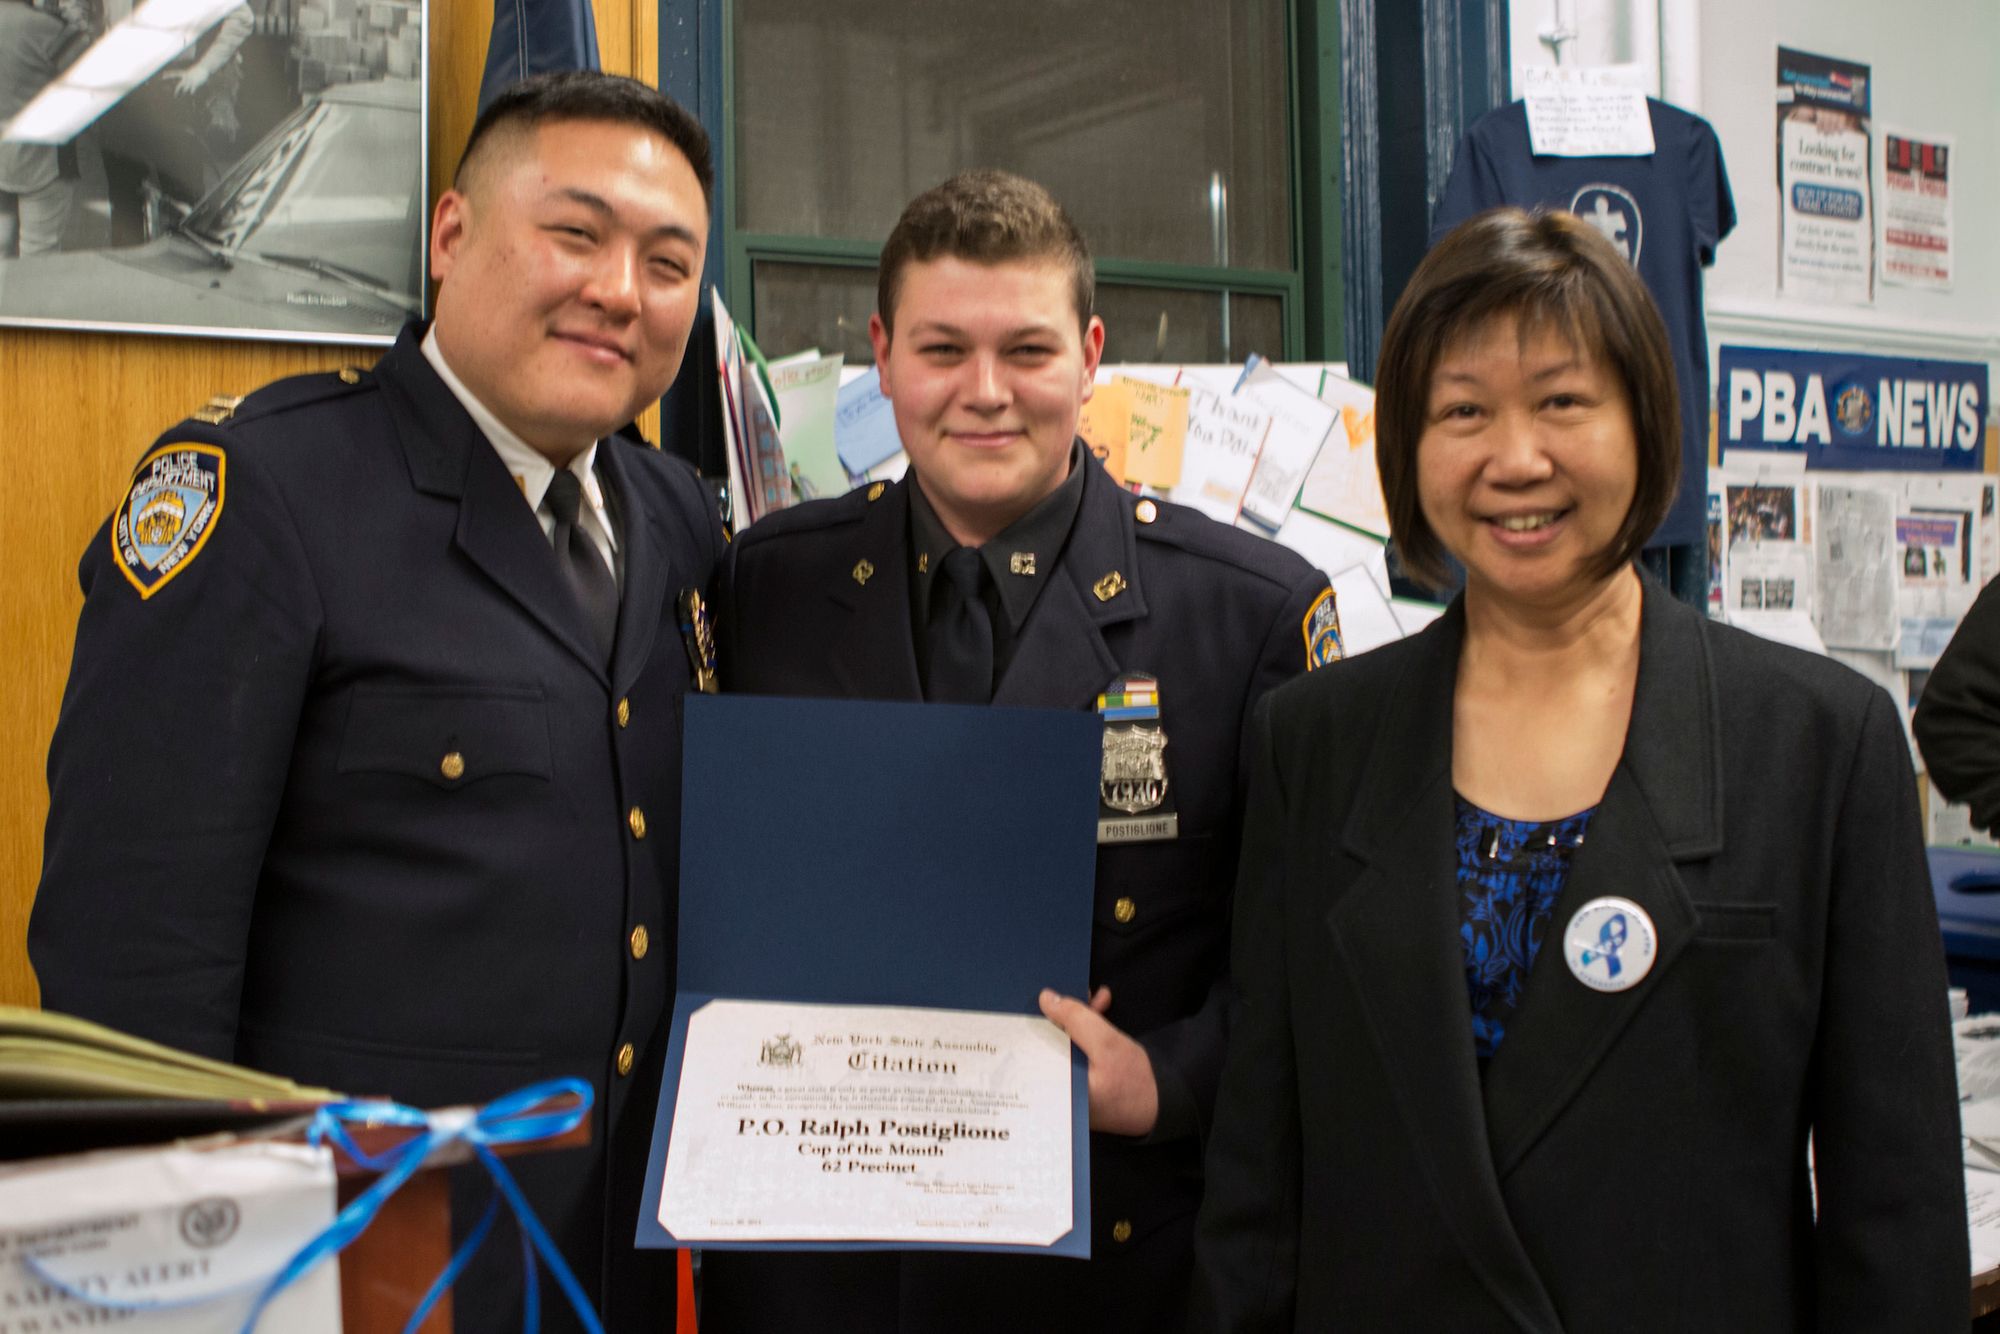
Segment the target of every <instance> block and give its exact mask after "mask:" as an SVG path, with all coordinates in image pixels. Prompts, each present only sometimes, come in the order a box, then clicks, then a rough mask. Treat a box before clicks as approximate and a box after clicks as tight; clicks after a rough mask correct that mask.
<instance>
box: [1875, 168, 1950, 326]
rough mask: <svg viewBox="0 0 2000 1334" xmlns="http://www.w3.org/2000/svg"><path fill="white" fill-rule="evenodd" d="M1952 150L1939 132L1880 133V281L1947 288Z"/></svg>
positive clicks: (1900, 285)
mask: <svg viewBox="0 0 2000 1334" xmlns="http://www.w3.org/2000/svg"><path fill="white" fill-rule="evenodd" d="M1952 152H1953V149H1952V141H1951V140H1950V139H1948V138H1946V137H1945V136H1943V135H1935V134H1933V135H1915V134H1904V133H1901V132H1900V131H1896V130H1888V131H1885V132H1884V133H1883V136H1882V281H1883V282H1885V283H1890V284H1893V285H1895V286H1897V287H1919V288H1924V289H1926V290H1928V291H1933V292H1948V291H1950V290H1951V249H1952V245H1951V159H1952Z"/></svg>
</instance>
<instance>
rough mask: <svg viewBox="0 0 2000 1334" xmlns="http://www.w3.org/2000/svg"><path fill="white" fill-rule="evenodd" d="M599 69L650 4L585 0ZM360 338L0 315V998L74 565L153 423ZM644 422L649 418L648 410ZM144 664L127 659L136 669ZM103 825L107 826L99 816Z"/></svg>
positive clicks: (437, 64)
mask: <svg viewBox="0 0 2000 1334" xmlns="http://www.w3.org/2000/svg"><path fill="white" fill-rule="evenodd" d="M592 5H593V9H594V11H595V14H596V18H597V32H598V46H599V50H600V52H601V55H602V59H603V62H604V68H606V69H607V70H612V71H615V72H617V73H621V74H632V75H635V76H636V77H639V78H642V79H645V80H646V81H647V82H648V83H657V82H658V67H659V30H658V21H659V20H658V8H657V4H656V3H654V4H648V3H647V2H646V0H592ZM491 25H492V10H491V7H490V6H489V5H487V4H485V3H484V2H483V0H430V39H431V54H430V71H431V94H430V176H431V198H432V199H435V198H436V197H437V193H438V191H439V190H441V189H442V188H443V186H444V182H445V180H446V178H447V177H448V176H449V174H450V171H451V166H452V164H453V162H455V161H456V159H457V156H458V149H459V146H460V145H461V144H463V143H464V141H465V135H466V133H467V131H469V130H470V129H471V128H472V119H473V112H474V108H475V105H476V103H477V101H478V95H479V76H480V71H481V70H482V68H483V67H484V65H485V59H486V39H487V35H488V32H489V30H490V28H491ZM374 355H375V354H374V353H373V352H372V350H369V349H356V348H342V347H317V346H308V345H303V344H277V343H269V344H266V343H240V342H230V341H226V340H220V339H194V338H143V337H134V336H111V335H102V334H84V333H53V332H50V333H44V332H39V331H28V330H21V329H5V330H0V467H4V469H5V471H6V475H9V476H11V477H12V478H13V479H14V480H13V482H12V483H11V484H10V485H9V487H8V491H9V493H10V494H9V496H8V503H7V504H5V505H4V506H0V551H3V552H5V553H6V561H5V564H4V567H0V579H4V583H0V636H4V638H0V644H4V645H5V649H6V657H7V660H8V661H7V663H6V666H5V670H4V672H0V737H4V738H5V745H4V747H0V1004H14V1005H32V1004H34V1003H35V999H36V989H35V982H34V977H33V974H32V972H31V970H30V969H29V967H28V956H27V949H26V942H25V937H26V933H27V927H28V909H29V906H30V905H31V904H32V903H33V901H34V895H35V882H36V880H37V879H38V878H39V876H40V874H41V864H42V823H43V820H44V819H45V817H46V816H47V813H48V786H47V782H46V778H45V770H44V760H45V758H46V756H47V754H48V746H49V736H50V733H52V732H53V731H54V730H55V720H56V710H57V707H58V705H59V704H60V703H61V700H62V688H63V681H64V679H65V678H66V677H67V676H68V674H69V660H70V648H71V644H72V642H73V639H74V637H75V634H76V616H77V611H78V609H79V608H80V607H81V605H82V598H81V596H80V595H79V593H78V591H77V584H76V564H77V559H78V557H79V556H81V555H82V553H83V550H84V547H85V546H86V545H87V544H88V543H89V542H90V541H91V539H92V537H93V536H94V535H95V533H96V532H97V529H98V526H99V525H100V524H102V523H103V522H104V517H105V515H106V514H108V513H110V511H111V507H112V505H113V504H115V503H116V502H117V499H118V496H119V494H120V492H121V490H122V489H123V487H124V485H125V483H126V481H127V480H128V479H129V478H130V477H131V473H132V467H133V465H134V464H135V463H137V462H138V460H139V455H140V453H141V452H142V451H143V450H144V449H145V447H146V446H147V445H148V444H149V443H150V442H151V441H152V439H153V437H154V436H156V435H158V434H159V433H160V432H161V431H162V430H164V429H166V428H167V427H168V426H171V425H172V424H173V423H174V422H176V421H179V420H180V419H181V418H182V417H185V416H186V415H187V414H188V413H189V412H190V411H192V410H193V409H194V408H196V407H199V406H200V405H201V404H202V403H203V402H204V401H206V400H207V398H208V397H209V396H210V395H211V394H218V393H227V394H240V393H243V392H245V391H247V390H249V389H252V388H254V387H256V386H257V385H260V384H263V383H264V382H265V381H267V380H274V379H277V378H278V377H280V376H284V375H295V374H299V373H300V372H304V371H313V370H327V369H332V368H336V367H339V366H343V365H349V364H352V363H354V362H356V361H367V360H372V359H373V356H374ZM648 429H649V433H650V432H653V431H656V430H657V423H649V424H648ZM144 671H145V665H144V664H143V663H135V664H133V672H134V674H135V675H136V676H143V674H144ZM104 836H105V837H106V838H116V837H117V836H118V835H117V831H116V830H114V829H107V830H105V831H104Z"/></svg>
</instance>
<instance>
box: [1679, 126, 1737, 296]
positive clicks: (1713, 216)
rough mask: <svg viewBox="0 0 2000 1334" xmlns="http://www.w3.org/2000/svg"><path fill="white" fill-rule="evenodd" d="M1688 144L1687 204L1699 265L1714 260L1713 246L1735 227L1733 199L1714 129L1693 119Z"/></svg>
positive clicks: (1704, 266)
mask: <svg viewBox="0 0 2000 1334" xmlns="http://www.w3.org/2000/svg"><path fill="white" fill-rule="evenodd" d="M1693 130H1694V134H1693V142H1692V143H1691V144H1690V145H1689V147H1688V155H1687V157H1688V179H1687V204H1688V216H1689V220H1690V222H1691V223H1692V224H1693V227H1694V240H1695V253H1696V256H1697V257H1698V258H1699V259H1700V260H1701V264H1702V267H1703V268H1707V267H1708V266H1709V265H1711V264H1713V263H1715V247H1716V246H1717V245H1719V244H1720V243H1721V241H1722V238H1723V237H1725V236H1727V235H1729V233H1730V232H1732V231H1734V230H1736V200H1735V197H1734V196H1732V195H1731V194H1730V193H1729V173H1728V171H1726V170H1725V169H1724V168H1723V165H1722V145H1721V143H1719V142H1718V141H1717V140H1716V137H1715V130H1714V128H1713V127H1712V126H1710V125H1709V123H1708V122H1707V121H1705V120H1701V119H1699V118H1696V119H1695V121H1694V125H1693Z"/></svg>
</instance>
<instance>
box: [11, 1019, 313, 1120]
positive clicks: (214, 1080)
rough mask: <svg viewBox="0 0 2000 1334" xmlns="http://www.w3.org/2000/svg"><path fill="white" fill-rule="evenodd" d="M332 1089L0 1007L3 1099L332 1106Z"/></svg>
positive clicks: (78, 1021)
mask: <svg viewBox="0 0 2000 1334" xmlns="http://www.w3.org/2000/svg"><path fill="white" fill-rule="evenodd" d="M338 1096H339V1095H338V1094H335V1093H333V1092H331V1091H329V1090H327V1089H321V1088H310V1087H308V1086H306V1085H304V1084H295V1083H293V1082H292V1081H291V1080H289V1079H281V1078H279V1077H278V1076H276V1075H266V1074H259V1073H258V1072H257V1071H255V1070H246V1069H244V1068H243V1067H242V1066H237V1065H229V1064H227V1063H226V1062H223V1061H211V1060H207V1059H205V1058H203V1057H200V1056H191V1055H189V1054H188V1053H186V1052H182V1051H175V1050H174V1049H173V1048H171V1047H162V1046H160V1045H159V1044H158V1043H154V1042H146V1041H144V1040H142V1039H140V1038H135V1037H128V1036H126V1035H125V1034H123V1033H119V1032H115V1031H113V1030H112V1029H109V1028H103V1027H101V1026H99V1025H97V1024H93V1023H88V1022H86V1021H84V1020H82V1019H72V1018H70V1017H68V1016H67V1015H60V1014H51V1013H49V1012H48V1011H46V1010H28V1009H22V1008H19V1007H17V1006H12V1005H6V1006H0V1101H7V1102H15V1101H21V1100H24V1099H42V1098H63V1099H72V1098H79V1099H84V1098H87V1099H97V1098H108V1099H119V1098H139V1099H161V1098H175V1099H178V1098H186V1099H195V1100H202V1101H225V1102H226V1101H249V1100H263V1101H270V1102H331V1101H333V1100H334V1099H336V1098H337V1097H338Z"/></svg>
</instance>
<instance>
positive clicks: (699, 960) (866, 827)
mask: <svg viewBox="0 0 2000 1334" xmlns="http://www.w3.org/2000/svg"><path fill="white" fill-rule="evenodd" d="M1101 735H1102V734H1101V730H1100V725H1099V723H1098V720H1097V718H1096V717H1095V716H1094V715H1092V714H1088V713H1081V712H1063V711H1055V710H1042V709H1005V708H976V707H966V706H959V705H941V704H884V703H868V702H861V701H852V700H795V699H772V698H756V697H751V696H726V697H724V696H709V695H692V696H689V697H688V699H687V716H686V731H685V736H684V738H683V742H682V756H683V760H682V765H683V780H682V799H681V877H680V900H681V901H680V935H679V946H678V949H679V971H678V974H677V980H676V987H677V992H676V995H675V997H674V1014H673V1024H672V1028H671V1030H670V1032H669V1037H668V1044H667V1056H666V1070H665V1074H664V1075H663V1077H662V1079H661V1084H660V1109H659V1115H658V1119H657V1120H656V1121H655V1122H654V1126H653V1144H652V1153H651V1156H650V1158H649V1161H648V1163H647V1168H646V1188H645V1195H644V1198H643V1202H642V1204H641V1208H640V1214H639V1230H638V1236H637V1239H636V1240H637V1244H638V1245H640V1246H650V1247H669V1246H680V1245H684V1244H688V1243H683V1242H681V1241H678V1240H677V1239H676V1238H675V1237H674V1236H673V1235H672V1234H670V1233H669V1232H668V1231H667V1230H666V1229H665V1228H664V1227H662V1226H661V1225H660V1222H659V1213H660V1191H661V1185H662V1181H661V1176H662V1171H663V1169H664V1166H665V1163H666V1157H667V1141H668V1137H669V1135H670V1134H671V1132H672V1129H673V1116H674V1100H675V1095H676V1093H677V1092H678V1090H679V1087H680V1073H681V1064H682V1060H683V1058H684V1055H685V1050H686V1043H687V1026H688V1018H689V1016H690V1015H692V1014H693V1013H694V1012H695V1011H696V1010H698V1009H700V1008H701V1007H702V1006H703V1005H705V1004H706V1003H708V1002H709V1001H710V1000H714V999H717V998H728V999H736V1000H771V1001H800V1002H811V1003H819V1004H837V1005H909V1006H925V1007H931V1008H941V1009H955V1010H989V1011H999V1012H1007V1013H1015V1014H1038V1013H1040V1010H1039V1009H1038V1007H1037V1005H1036V996H1037V995H1038V994H1039V992H1040V991H1041V989H1042V988H1043V987H1054V988H1056V989H1057V990H1059V991H1062V992H1065V993H1067V994H1068V995H1072V996H1079V997H1081V996H1084V995H1087V994H1088V993H1087V991H1086V987H1087V985H1088V979H1089V969H1090V918H1091V903H1092V895H1093V882H1094V877H1095V869H1096V860H1097V803H1098V771H1099V755H1100V750H1099V747H1100V745H1101ZM1070 1060H1071V1069H1070V1091H1071V1141H1072V1155H1073V1161H1072V1171H1071V1180H1072V1182H1073V1186H1072V1191H1073V1195H1072V1202H1073V1209H1072V1213H1071V1218H1072V1220H1073V1226H1072V1227H1071V1230H1070V1231H1069V1233H1068V1234H1066V1235H1065V1236H1063V1237H1062V1238H1060V1239H1059V1240H1058V1241H1056V1242H1055V1243H1054V1244H1053V1245H1052V1246H1005V1245H1003V1246H991V1245H984V1246H983V1245H977V1244H972V1243H966V1244H951V1243H947V1244H944V1245H941V1246H940V1245H936V1244H931V1245H925V1244H922V1243H916V1242H887V1243H885V1242H823V1241H822V1242H764V1241H758V1242H712V1241H705V1242H701V1243H699V1244H700V1245H701V1246H702V1247H704V1248H705V1249H717V1250H721V1249H731V1250H924V1249H965V1250H984V1251H1024V1252H1031V1253H1035V1254H1044V1255H1047V1254H1055V1255H1069V1256H1078V1257H1088V1255H1089V1254H1090V1227H1089V1222H1090V1172H1089V1139H1090V1137H1089V1105H1088V1099H1087V1096H1086V1086H1085V1074H1086V1071H1085V1067H1084V1062H1083V1057H1082V1056H1081V1054H1079V1053H1076V1052H1072V1053H1071V1057H1070Z"/></svg>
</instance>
